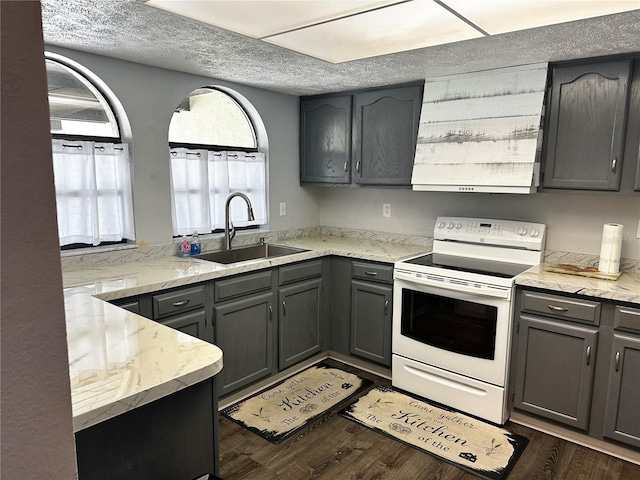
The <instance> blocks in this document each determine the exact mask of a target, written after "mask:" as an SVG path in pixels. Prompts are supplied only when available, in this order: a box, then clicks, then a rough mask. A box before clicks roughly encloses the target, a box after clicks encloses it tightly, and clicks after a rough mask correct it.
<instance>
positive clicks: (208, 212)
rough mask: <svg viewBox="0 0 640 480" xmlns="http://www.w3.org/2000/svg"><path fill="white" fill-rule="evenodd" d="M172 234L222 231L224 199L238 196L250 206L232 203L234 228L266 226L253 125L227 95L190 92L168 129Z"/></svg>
mask: <svg viewBox="0 0 640 480" xmlns="http://www.w3.org/2000/svg"><path fill="white" fill-rule="evenodd" d="M169 145H170V147H171V148H170V157H169V159H170V163H171V190H172V208H173V215H172V218H173V234H174V236H180V235H190V234H192V233H194V232H198V233H211V232H216V231H221V230H223V229H224V210H225V203H226V199H227V197H228V196H229V195H230V194H231V193H234V192H242V193H244V194H245V195H247V196H248V197H249V199H250V200H251V204H252V207H253V212H254V217H255V219H254V220H253V221H251V222H250V221H248V220H247V208H246V205H245V204H244V202H242V201H239V200H238V201H232V202H231V204H230V217H231V219H233V220H232V221H233V226H234V227H235V228H237V229H242V228H257V227H258V226H260V225H264V224H266V223H267V205H266V204H267V191H266V157H265V154H264V153H263V152H259V151H258V148H257V139H256V134H255V130H254V128H253V124H252V123H251V120H250V118H249V116H248V115H247V113H246V111H245V110H244V109H243V108H242V107H241V106H240V105H239V104H238V102H236V101H235V99H233V98H232V97H231V96H230V95H228V94H227V93H226V92H223V91H221V90H216V89H214V88H200V89H197V90H194V91H193V92H191V93H190V94H189V96H188V97H186V98H185V99H183V101H182V102H181V103H180V105H179V106H178V107H177V108H176V111H175V112H174V114H173V117H172V119H171V123H170V125H169Z"/></svg>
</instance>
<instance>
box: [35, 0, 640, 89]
mask: <svg viewBox="0 0 640 480" xmlns="http://www.w3.org/2000/svg"><path fill="white" fill-rule="evenodd" d="M630 1H634V0H630ZM637 3H638V9H640V0H637ZM42 23H43V32H44V40H45V43H47V44H50V45H56V46H60V47H66V48H71V49H75V50H81V51H84V52H89V53H95V54H98V55H105V56H109V57H115V58H120V59H123V60H130V61H133V62H138V63H143V64H146V65H152V66H157V67H164V68H169V69H173V70H179V71H183V72H189V73H193V74H197V75H203V76H206V77H212V78H218V79H223V80H228V81H231V82H235V83H240V84H245V85H252V86H256V87H261V88H265V89H268V90H274V91H279V92H285V93H291V94H294V95H310V94H317V93H324V92H334V91H340V90H352V89H356V88H366V87H373V86H379V85H390V84H396V83H403V82H410V81H414V80H419V79H424V78H429V77H435V76H441V75H448V74H453V73H463V72H473V71H478V70H486V69H490V68H499V67H505V66H511V65H521V64H527V63H537V62H543V61H561V60H570V59H575V58H588V57H598V56H603V55H612V54H616V53H629V52H640V10H634V11H632V12H627V13H621V14H616V15H609V16H606V17H598V18H593V19H587V20H582V21H577V22H570V23H564V24H559V25H552V26H549V27H543V28H536V29H531V30H524V31H520V32H514V33H508V34H504V35H497V36H492V37H485V38H480V39H476V40H468V41H464V42H457V43H454V44H448V45H440V46H435V47H429V48H422V49H418V50H411V51H408V52H402V53H395V54H390V55H383V56H379V57H373V58H368V59H364V60H355V61H352V62H345V63H341V64H331V63H327V62H324V61H322V60H318V59H315V58H312V57H308V56H306V55H302V54H299V53H295V52H292V51H289V50H286V49H284V48H281V47H277V46H275V45H270V44H267V43H264V42H262V41H260V40H255V39H252V38H249V37H244V36H242V35H239V34H236V33H233V32H230V31H227V30H223V29H220V28H217V27H214V26H210V25H207V24H204V23H200V22H197V21H194V20H190V19H187V18H183V17H179V16H176V15H173V14H170V13H168V12H164V11H162V10H158V9H156V8H152V7H149V6H147V5H144V3H143V1H142V0H42Z"/></svg>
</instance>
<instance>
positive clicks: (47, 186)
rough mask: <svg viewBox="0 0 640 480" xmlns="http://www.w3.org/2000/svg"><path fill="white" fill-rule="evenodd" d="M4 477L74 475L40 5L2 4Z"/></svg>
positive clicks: (66, 477) (0, 363)
mask: <svg viewBox="0 0 640 480" xmlns="http://www.w3.org/2000/svg"><path fill="white" fill-rule="evenodd" d="M0 18H1V27H0V31H1V32H2V39H1V44H2V95H1V96H2V142H1V145H2V151H1V152H2V153H1V156H2V189H1V192H2V196H1V204H2V213H1V215H0V220H1V225H2V227H1V231H2V280H1V282H0V283H1V285H2V294H1V296H2V325H1V328H2V338H1V346H0V352H1V354H2V358H1V361H0V365H2V373H1V376H2V404H1V407H0V409H1V410H2V440H1V441H0V444H1V445H2V453H1V454H0V456H1V457H2V478H6V479H7V480H9V479H27V478H51V479H73V478H76V462H75V449H74V448H75V447H74V440H73V428H72V421H71V390H70V387H69V360H68V356H67V338H66V328H65V317H64V302H63V298H62V275H61V272H60V250H59V248H58V233H57V225H56V210H55V194H54V189H53V166H52V163H51V140H50V137H49V110H48V107H47V97H46V95H47V90H46V73H45V67H44V56H43V55H42V51H43V44H42V30H41V25H40V2H0Z"/></svg>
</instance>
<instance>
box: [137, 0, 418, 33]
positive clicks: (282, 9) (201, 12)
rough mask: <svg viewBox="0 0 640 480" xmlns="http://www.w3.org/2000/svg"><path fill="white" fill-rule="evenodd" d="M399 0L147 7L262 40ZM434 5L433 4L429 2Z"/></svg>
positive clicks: (228, 0)
mask: <svg viewBox="0 0 640 480" xmlns="http://www.w3.org/2000/svg"><path fill="white" fill-rule="evenodd" d="M398 1H399V0H275V1H274V0H222V1H221V0H149V1H147V2H145V3H146V5H149V6H151V7H156V8H159V9H161V10H165V11H168V12H171V13H175V14H177V15H181V16H183V17H188V18H192V19H194V20H198V21H200V22H204V23H208V24H210V25H214V26H216V27H220V28H224V29H225V30H231V31H233V32H236V33H240V34H242V35H246V36H248V37H254V38H262V37H266V36H269V35H275V34H278V33H282V32H287V31H289V30H294V29H297V28H302V27H305V26H308V25H314V24H317V23H321V22H326V21H329V20H333V19H336V18H339V17H344V16H348V15H354V14H357V13H360V12H366V11H368V10H372V9H375V8H379V7H383V6H385V5H391V4H394V3H398ZM429 1H430V0H429Z"/></svg>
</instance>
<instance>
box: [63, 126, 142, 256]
mask: <svg viewBox="0 0 640 480" xmlns="http://www.w3.org/2000/svg"><path fill="white" fill-rule="evenodd" d="M52 150H53V170H54V176H55V187H56V206H57V213H58V236H59V237H60V245H68V244H71V243H87V244H91V245H98V244H99V243H100V242H117V241H120V240H123V239H129V240H134V239H135V233H134V226H133V201H132V194H131V164H130V159H129V149H128V146H127V145H126V144H112V143H96V142H87V141H67V140H58V139H55V140H53V141H52Z"/></svg>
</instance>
